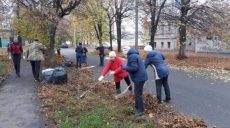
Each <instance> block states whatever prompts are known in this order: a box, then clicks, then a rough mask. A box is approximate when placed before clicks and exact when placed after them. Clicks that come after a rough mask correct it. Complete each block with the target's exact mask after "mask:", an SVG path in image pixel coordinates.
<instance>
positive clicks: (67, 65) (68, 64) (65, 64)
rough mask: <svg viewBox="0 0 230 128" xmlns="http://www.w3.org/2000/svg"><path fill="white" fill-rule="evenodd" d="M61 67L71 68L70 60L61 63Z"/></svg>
mask: <svg viewBox="0 0 230 128" xmlns="http://www.w3.org/2000/svg"><path fill="white" fill-rule="evenodd" d="M63 66H66V67H71V66H72V61H70V60H65V61H64V62H63Z"/></svg>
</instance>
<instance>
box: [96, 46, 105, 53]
mask: <svg viewBox="0 0 230 128" xmlns="http://www.w3.org/2000/svg"><path fill="white" fill-rule="evenodd" d="M97 50H98V51H99V55H103V56H104V54H105V48H104V46H102V45H101V46H99V47H98V48H97Z"/></svg>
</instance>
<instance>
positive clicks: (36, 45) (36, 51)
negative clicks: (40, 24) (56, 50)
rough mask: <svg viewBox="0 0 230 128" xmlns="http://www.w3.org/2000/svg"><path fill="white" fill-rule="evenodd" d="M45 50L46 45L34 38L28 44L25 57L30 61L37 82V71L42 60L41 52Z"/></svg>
mask: <svg viewBox="0 0 230 128" xmlns="http://www.w3.org/2000/svg"><path fill="white" fill-rule="evenodd" d="M45 50H46V47H45V46H44V45H43V44H42V43H40V42H39V41H38V39H35V40H34V41H33V42H32V43H31V44H29V46H28V48H27V50H26V52H25V54H26V55H25V57H26V59H27V60H28V61H30V64H31V67H32V72H33V76H34V80H35V81H36V82H39V81H40V80H39V72H40V67H41V61H43V60H44V56H43V52H44V51H45Z"/></svg>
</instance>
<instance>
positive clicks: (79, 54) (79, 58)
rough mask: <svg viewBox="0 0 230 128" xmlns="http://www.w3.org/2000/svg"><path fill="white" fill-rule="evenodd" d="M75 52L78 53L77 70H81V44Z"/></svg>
mask: <svg viewBox="0 0 230 128" xmlns="http://www.w3.org/2000/svg"><path fill="white" fill-rule="evenodd" d="M75 52H76V68H81V63H82V54H83V48H82V43H79V45H78V46H77V47H76V49H75Z"/></svg>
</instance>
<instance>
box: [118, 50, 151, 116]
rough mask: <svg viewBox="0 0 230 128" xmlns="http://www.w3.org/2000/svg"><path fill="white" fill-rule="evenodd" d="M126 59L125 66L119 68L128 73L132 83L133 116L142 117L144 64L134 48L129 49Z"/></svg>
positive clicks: (145, 73) (145, 74)
mask: <svg viewBox="0 0 230 128" xmlns="http://www.w3.org/2000/svg"><path fill="white" fill-rule="evenodd" d="M124 54H125V52H124ZM127 57H128V61H127V66H121V68H122V69H123V70H126V71H128V72H129V75H130V77H131V80H132V81H133V83H134V93H135V108H136V114H135V115H136V116H142V115H144V103H143V99H142V95H143V86H144V83H145V81H147V80H148V76H147V72H146V70H145V65H144V62H143V61H142V60H141V58H140V56H139V52H138V51H137V50H136V49H135V48H131V49H130V50H129V51H128V53H127Z"/></svg>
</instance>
